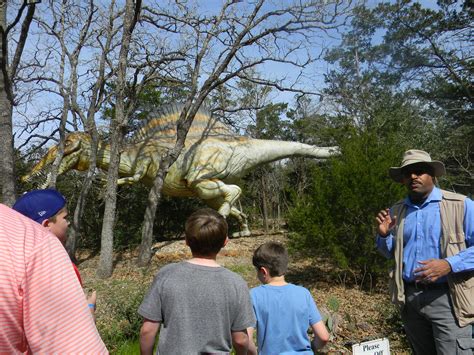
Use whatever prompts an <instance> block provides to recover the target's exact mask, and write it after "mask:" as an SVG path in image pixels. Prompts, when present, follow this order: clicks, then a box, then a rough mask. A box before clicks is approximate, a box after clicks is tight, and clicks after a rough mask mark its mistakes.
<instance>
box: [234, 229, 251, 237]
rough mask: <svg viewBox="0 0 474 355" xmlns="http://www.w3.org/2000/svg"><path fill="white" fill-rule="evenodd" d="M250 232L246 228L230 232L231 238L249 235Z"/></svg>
mask: <svg viewBox="0 0 474 355" xmlns="http://www.w3.org/2000/svg"><path fill="white" fill-rule="evenodd" d="M251 235H252V233H251V232H250V230H248V229H244V230H241V231H240V232H235V233H232V238H241V237H250V236H251Z"/></svg>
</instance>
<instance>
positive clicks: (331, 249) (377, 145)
mask: <svg viewBox="0 0 474 355" xmlns="http://www.w3.org/2000/svg"><path fill="white" fill-rule="evenodd" d="M348 136H349V137H348V138H346V139H344V140H342V142H341V143H340V146H341V152H342V154H341V155H340V156H338V157H335V158H332V159H330V160H329V161H328V162H327V163H325V164H323V165H322V166H320V167H316V168H315V169H314V170H313V176H312V182H313V184H312V187H311V189H310V191H309V193H307V194H306V195H305V196H304V197H302V198H300V199H298V200H297V201H296V207H295V208H293V209H292V210H291V212H290V218H289V228H290V231H291V232H294V233H291V234H290V247H291V248H292V249H294V250H300V251H303V252H305V253H308V254H313V255H314V254H317V255H327V256H328V257H329V258H331V259H332V260H334V261H335V263H336V264H337V265H338V266H339V267H341V268H343V269H346V270H352V271H358V272H361V273H374V275H376V274H377V273H378V272H380V271H381V270H383V269H385V267H386V263H385V260H384V259H383V258H382V257H381V256H380V255H378V253H377V251H376V249H375V221H374V218H375V215H376V214H377V213H378V211H379V210H380V209H382V208H386V207H389V206H390V205H391V204H392V203H394V202H395V201H397V200H398V199H400V198H401V197H402V196H403V194H404V189H403V186H401V185H399V184H395V183H393V182H392V181H391V180H390V179H389V177H388V175H387V171H388V168H389V167H390V166H391V165H393V162H394V161H398V160H399V158H400V156H401V153H400V150H401V149H400V148H398V149H397V148H391V144H390V142H389V141H388V138H387V139H386V140H385V141H384V142H380V140H379V139H378V137H377V135H376V134H373V133H370V132H362V133H361V132H356V131H355V130H354V131H352V134H350V133H349V134H348ZM372 280H373V278H372Z"/></svg>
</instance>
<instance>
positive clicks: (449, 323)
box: [401, 284, 474, 355]
mask: <svg viewBox="0 0 474 355" xmlns="http://www.w3.org/2000/svg"><path fill="white" fill-rule="evenodd" d="M405 300H406V304H405V307H404V308H403V310H402V312H401V315H402V320H403V325H404V327H405V332H406V334H407V337H408V340H409V341H410V343H411V345H412V347H413V350H414V352H415V354H417V355H418V354H419V355H430V354H433V355H436V354H438V355H455V354H462V355H472V354H473V346H474V344H473V339H472V326H471V325H468V326H466V327H462V328H461V327H459V326H458V325H457V322H456V318H455V317H454V313H453V307H452V304H451V297H450V296H449V289H448V287H447V286H446V287H444V288H423V287H416V286H414V285H412V284H405ZM473 302H474V300H473Z"/></svg>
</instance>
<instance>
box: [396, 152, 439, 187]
mask: <svg viewBox="0 0 474 355" xmlns="http://www.w3.org/2000/svg"><path fill="white" fill-rule="evenodd" d="M417 163H425V164H428V165H430V166H432V167H433V170H434V176H436V177H438V176H442V175H444V174H445V173H446V169H445V168H444V164H443V163H442V162H440V161H438V160H431V157H430V155H429V154H428V153H427V152H425V151H424V150H418V149H410V150H407V151H406V152H405V153H404V154H403V160H402V165H401V166H400V167H391V168H390V169H389V170H388V175H390V177H391V178H392V179H393V180H395V181H396V182H402V179H403V174H402V168H404V167H406V166H408V165H412V164H417Z"/></svg>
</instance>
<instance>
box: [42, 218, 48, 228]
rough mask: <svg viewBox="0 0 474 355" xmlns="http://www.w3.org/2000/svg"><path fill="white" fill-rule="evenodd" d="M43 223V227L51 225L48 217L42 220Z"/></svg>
mask: <svg viewBox="0 0 474 355" xmlns="http://www.w3.org/2000/svg"><path fill="white" fill-rule="evenodd" d="M41 225H42V226H43V227H46V228H48V226H49V219H47V218H46V219H45V220H44V221H43V222H41Z"/></svg>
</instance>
